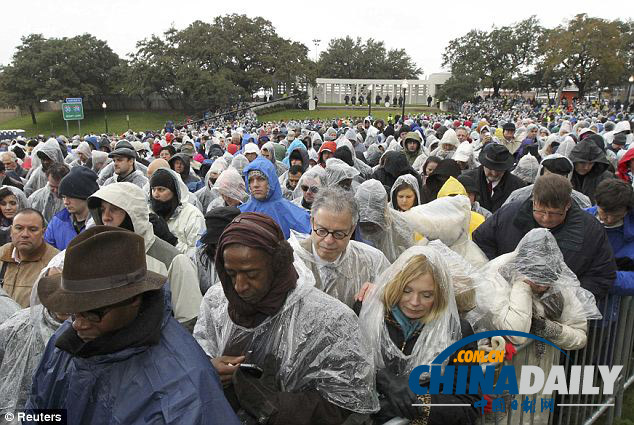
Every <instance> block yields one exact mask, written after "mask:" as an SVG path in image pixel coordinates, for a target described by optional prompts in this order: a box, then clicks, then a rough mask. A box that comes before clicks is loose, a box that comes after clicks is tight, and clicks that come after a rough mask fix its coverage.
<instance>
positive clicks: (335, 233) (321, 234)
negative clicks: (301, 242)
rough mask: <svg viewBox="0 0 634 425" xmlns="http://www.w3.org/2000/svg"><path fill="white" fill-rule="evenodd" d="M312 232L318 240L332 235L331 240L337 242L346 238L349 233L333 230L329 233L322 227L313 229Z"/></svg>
mask: <svg viewBox="0 0 634 425" xmlns="http://www.w3.org/2000/svg"><path fill="white" fill-rule="evenodd" d="M313 232H315V233H316V234H317V236H319V237H320V238H325V237H326V236H328V235H332V237H333V238H335V239H337V240H339V241H340V240H342V239H345V238H347V237H348V236H349V235H350V233H351V232H348V233H346V232H342V231H341V230H335V231H333V232H331V231H330V230H327V229H324V228H323V227H318V228H316V229H313Z"/></svg>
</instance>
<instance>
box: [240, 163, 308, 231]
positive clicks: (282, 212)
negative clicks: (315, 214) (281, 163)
mask: <svg viewBox="0 0 634 425" xmlns="http://www.w3.org/2000/svg"><path fill="white" fill-rule="evenodd" d="M242 175H243V176H244V181H245V185H246V188H247V193H248V194H249V200H248V201H247V202H245V203H244V204H242V205H240V206H239V207H238V208H240V211H242V212H259V213H263V214H267V215H268V216H270V217H272V218H273V219H274V220H275V221H276V222H277V223H278V225H279V226H280V227H281V228H282V232H284V236H286V238H287V239H288V238H289V237H290V231H291V229H293V230H295V231H297V232H300V233H310V218H309V214H308V212H307V211H306V210H304V209H302V208H300V207H298V206H297V205H294V204H293V203H291V202H290V201H289V200H287V199H284V198H283V197H282V189H281V187H280V182H279V181H278V178H277V175H276V174H275V167H274V166H273V164H272V163H271V161H269V160H268V159H266V158H263V157H258V158H256V159H255V160H254V161H253V162H252V163H250V164H249V165H248V166H247V167H246V168H245V169H244V171H243V173H242Z"/></svg>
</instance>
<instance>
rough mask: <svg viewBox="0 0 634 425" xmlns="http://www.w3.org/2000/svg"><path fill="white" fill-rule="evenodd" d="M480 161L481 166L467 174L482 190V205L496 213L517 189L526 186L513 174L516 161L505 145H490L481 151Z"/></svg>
mask: <svg viewBox="0 0 634 425" xmlns="http://www.w3.org/2000/svg"><path fill="white" fill-rule="evenodd" d="M478 160H479V162H480V164H481V165H480V166H479V167H478V168H475V169H473V170H469V171H467V172H466V173H465V174H466V175H469V176H471V177H473V179H474V180H475V184H476V185H477V186H478V187H479V188H480V205H482V207H484V208H486V209H487V210H489V211H491V212H492V213H494V212H495V211H497V210H498V208H500V207H501V206H502V205H503V204H504V201H506V198H508V197H509V195H510V194H511V193H512V192H513V191H514V190H515V189H519V188H520V187H524V186H526V184H525V183H524V182H523V181H522V180H521V179H520V178H519V177H516V176H514V175H513V174H511V169H512V168H513V164H514V162H515V161H514V158H513V155H511V153H510V152H509V150H508V149H507V148H506V147H504V146H503V145H500V144H494V143H489V144H488V145H486V146H485V147H484V148H483V149H482V150H481V151H480V155H479V156H478Z"/></svg>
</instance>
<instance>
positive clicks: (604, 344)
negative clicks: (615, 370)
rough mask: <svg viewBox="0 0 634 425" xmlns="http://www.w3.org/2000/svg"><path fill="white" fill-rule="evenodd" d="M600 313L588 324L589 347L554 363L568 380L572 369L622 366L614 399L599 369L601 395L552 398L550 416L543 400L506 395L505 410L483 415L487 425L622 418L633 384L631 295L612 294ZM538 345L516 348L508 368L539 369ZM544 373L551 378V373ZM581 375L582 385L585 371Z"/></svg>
mask: <svg viewBox="0 0 634 425" xmlns="http://www.w3.org/2000/svg"><path fill="white" fill-rule="evenodd" d="M599 309H600V310H601V312H602V314H603V316H604V317H603V319H602V320H593V321H589V322H588V333H587V336H588V341H587V344H586V346H585V347H584V348H583V349H581V350H574V351H567V352H566V353H567V354H568V357H567V356H564V355H559V352H556V353H557V355H556V356H554V357H553V362H552V364H560V365H563V366H564V367H565V370H566V376H567V377H569V376H570V370H571V367H572V366H590V365H594V366H598V365H608V366H613V365H622V366H623V369H622V371H621V373H620V375H619V378H618V379H617V381H616V383H615V387H614V392H613V394H604V388H603V385H602V383H603V381H602V380H601V379H599V371H598V368H596V367H595V368H594V377H593V378H594V380H593V382H594V383H595V384H600V385H599V391H598V393H597V394H569V395H561V394H560V395H557V396H556V397H553V396H549V397H551V398H553V399H554V400H553V406H552V410H550V409H547V410H545V411H542V406H541V402H540V400H539V399H540V396H539V395H533V396H523V395H510V394H505V395H502V396H499V397H500V398H503V400H504V405H505V411H503V412H499V411H498V412H490V413H488V414H485V415H483V416H482V417H481V422H482V424H507V425H515V424H531V425H533V424H534V425H591V424H593V423H595V422H596V421H598V420H599V418H601V420H602V422H603V423H605V424H612V423H613V422H614V419H615V418H619V417H621V416H622V411H623V396H624V393H625V391H626V390H627V389H628V388H629V387H630V386H631V385H632V384H633V383H634V355H633V353H632V351H633V349H634V300H633V297H631V296H628V297H620V296H617V295H611V296H609V297H606V298H605V299H604V300H603V301H601V302H600V303H599ZM534 346H535V342H534V341H528V342H527V343H525V344H522V345H521V346H519V347H517V352H516V354H515V356H514V357H513V360H512V361H511V362H509V363H507V364H511V365H513V366H522V365H528V364H531V365H534V364H535V362H534V361H535V358H534V356H533V355H532V353H533V352H534V348H535V347H534ZM518 370H519V368H518ZM544 372H545V375H546V376H548V372H549V371H548V370H544ZM581 372H582V376H581V382H583V379H584V378H583V373H584V372H585V370H584V368H583V367H582V368H581ZM545 397H547V396H545ZM526 400H527V401H526ZM499 404H501V403H499ZM513 404H514V405H515V407H516V408H515V409H513V408H512V405H513ZM524 405H527V406H533V407H534V408H533V409H529V410H528V411H526V409H523V408H522V407H523V406H524Z"/></svg>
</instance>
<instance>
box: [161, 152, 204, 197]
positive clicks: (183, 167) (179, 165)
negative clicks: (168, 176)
mask: <svg viewBox="0 0 634 425" xmlns="http://www.w3.org/2000/svg"><path fill="white" fill-rule="evenodd" d="M190 162H191V158H190V156H189V155H185V154H184V153H177V154H176V155H174V156H173V157H171V158H170V159H169V161H168V163H169V165H170V168H171V169H172V170H174V171H175V172H176V173H177V174H179V175H180V176H181V180H182V181H183V183H185V185H186V186H187V189H188V190H189V191H190V192H192V193H194V192H196V191H197V190H198V189H200V187H201V186H202V184H201V181H200V179H199V178H198V177H196V175H195V174H193V173H192V170H191V166H190Z"/></svg>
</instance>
